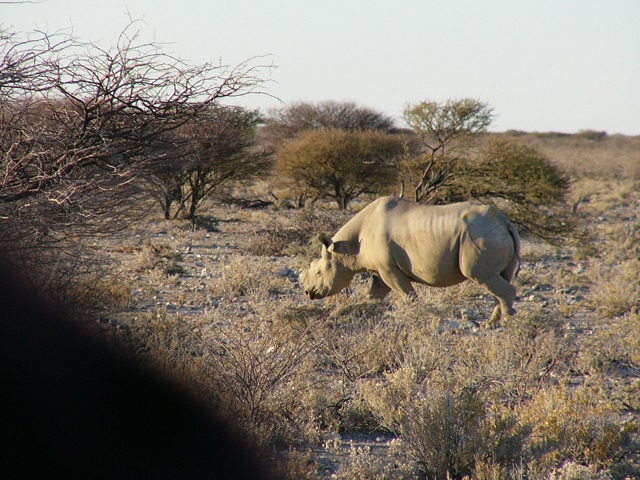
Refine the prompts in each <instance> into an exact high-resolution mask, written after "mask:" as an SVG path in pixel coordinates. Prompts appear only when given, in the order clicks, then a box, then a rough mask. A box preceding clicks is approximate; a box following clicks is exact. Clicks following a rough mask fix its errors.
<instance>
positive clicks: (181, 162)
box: [147, 106, 271, 220]
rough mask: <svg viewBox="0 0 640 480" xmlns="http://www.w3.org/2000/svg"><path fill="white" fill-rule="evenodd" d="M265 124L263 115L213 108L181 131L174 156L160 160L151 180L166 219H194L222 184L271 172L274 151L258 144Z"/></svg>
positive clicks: (179, 130) (226, 108)
mask: <svg viewBox="0 0 640 480" xmlns="http://www.w3.org/2000/svg"><path fill="white" fill-rule="evenodd" d="M260 122H261V117H260V115H259V113H258V111H253V110H245V109H243V108H241V107H221V106H212V107H211V108H209V110H208V112H207V114H206V115H204V114H203V115H202V116H201V118H199V119H197V120H194V121H193V122H190V123H188V124H186V125H184V126H182V127H181V128H179V129H178V130H177V132H176V134H175V138H174V140H173V143H174V144H175V146H176V152H175V154H173V155H170V156H169V157H168V158H166V159H165V160H164V161H162V162H158V164H157V165H156V168H154V169H153V171H152V174H151V175H149V176H148V177H147V180H148V183H149V185H150V186H151V190H152V192H153V194H154V196H155V198H156V199H157V200H158V202H159V203H160V205H161V206H162V209H163V212H164V216H165V218H167V219H169V218H176V217H177V216H178V215H179V214H180V213H182V214H183V215H184V216H185V217H186V218H189V219H191V220H195V217H196V213H197V210H198V208H199V207H200V206H201V205H202V202H203V201H204V200H205V199H206V198H207V197H208V196H209V195H211V193H212V192H214V191H215V190H216V188H218V187H219V186H220V185H222V184H223V183H225V182H228V181H238V180H250V179H253V178H256V177H257V176H260V175H264V174H265V173H267V172H268V169H269V168H270V167H271V160H270V152H268V151H266V150H265V149H264V148H259V147H258V146H257V142H256V135H255V134H256V127H257V125H258V124H259V123H260ZM174 204H176V205H177V208H176V209H174V210H173V212H172V206H173V205H174Z"/></svg>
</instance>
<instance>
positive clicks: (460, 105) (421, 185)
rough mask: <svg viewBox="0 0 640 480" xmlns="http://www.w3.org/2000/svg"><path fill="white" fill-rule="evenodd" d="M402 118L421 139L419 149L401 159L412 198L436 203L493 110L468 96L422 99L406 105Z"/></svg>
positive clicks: (487, 123)
mask: <svg viewBox="0 0 640 480" xmlns="http://www.w3.org/2000/svg"><path fill="white" fill-rule="evenodd" d="M403 118H404V120H405V122H406V123H407V125H409V126H410V127H411V128H412V129H413V131H414V133H415V134H416V135H417V136H418V138H419V139H420V140H421V142H422V152H420V153H418V154H415V153H413V152H409V153H408V154H407V155H405V162H404V163H405V167H406V171H407V173H408V175H409V180H410V181H412V183H413V186H414V196H415V200H416V202H423V203H437V202H438V195H440V196H442V193H443V189H442V187H444V186H447V185H449V184H450V183H451V181H452V180H453V178H454V171H455V169H456V166H457V163H458V161H459V160H460V158H461V157H462V156H464V155H467V154H468V151H469V149H470V148H471V146H472V144H473V143H472V142H473V141H475V139H476V138H477V137H478V134H480V133H483V132H486V130H487V128H488V127H489V125H490V124H491V121H492V119H493V111H492V109H490V108H489V107H488V106H487V104H486V103H484V102H481V101H480V100H475V99H470V98H463V99H455V100H447V101H446V102H444V103H439V102H435V101H423V102H420V103H418V104H415V105H408V106H407V107H406V108H405V109H404V113H403ZM446 200H447V199H445V198H440V201H446Z"/></svg>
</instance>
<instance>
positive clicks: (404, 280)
mask: <svg viewBox="0 0 640 480" xmlns="http://www.w3.org/2000/svg"><path fill="white" fill-rule="evenodd" d="M378 273H379V274H380V278H381V279H382V281H383V282H384V284H385V285H388V287H390V288H391V289H392V290H394V291H396V292H398V293H399V294H400V295H402V296H403V297H405V298H416V297H417V295H416V291H415V290H414V289H413V286H412V285H411V280H410V279H409V277H407V276H406V275H405V274H404V273H402V271H401V270H400V269H399V268H398V267H397V266H392V267H391V268H388V269H385V270H379V272H378Z"/></svg>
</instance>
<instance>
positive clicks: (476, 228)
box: [360, 197, 501, 286]
mask: <svg viewBox="0 0 640 480" xmlns="http://www.w3.org/2000/svg"><path fill="white" fill-rule="evenodd" d="M360 213H361V214H363V219H362V223H361V231H360V244H361V251H360V253H361V255H360V256H361V262H362V264H363V266H364V267H365V268H368V269H371V270H379V269H381V268H385V266H388V265H389V264H390V263H393V264H396V265H398V266H399V267H400V268H401V270H402V271H403V272H404V273H405V274H406V275H408V276H409V277H410V278H412V279H413V280H415V281H418V282H421V283H426V284H429V285H436V286H448V285H453V284H456V283H459V282H460V281H462V280H464V277H463V276H462V273H461V272H460V266H459V252H460V244H461V241H462V238H463V236H464V235H468V236H470V237H475V238H481V237H482V236H483V235H485V234H486V232H487V231H489V230H491V229H494V228H495V227H496V226H499V224H500V222H501V218H499V212H498V211H497V210H496V209H494V208H492V207H488V206H485V205H477V204H473V203H467V202H465V203H456V204H452V205H442V206H433V205H420V204H417V203H413V202H409V201H406V200H402V199H398V198H395V197H383V198H380V199H378V200H376V201H375V202H373V203H372V204H370V205H369V206H368V207H367V208H365V209H364V210H362V212H360ZM470 232H472V233H470Z"/></svg>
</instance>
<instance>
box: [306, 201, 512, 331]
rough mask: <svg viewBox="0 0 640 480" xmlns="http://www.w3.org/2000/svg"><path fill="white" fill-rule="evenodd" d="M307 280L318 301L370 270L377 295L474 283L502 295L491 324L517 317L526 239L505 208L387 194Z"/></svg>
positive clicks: (332, 244)
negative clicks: (434, 202) (518, 284)
mask: <svg viewBox="0 0 640 480" xmlns="http://www.w3.org/2000/svg"><path fill="white" fill-rule="evenodd" d="M318 238H319V240H320V241H321V242H322V257H321V258H320V259H317V260H314V261H313V262H312V263H311V265H310V266H309V268H307V269H304V270H303V271H302V272H301V274H300V279H301V280H302V283H303V285H304V290H305V293H306V294H307V295H308V296H309V298H310V299H312V300H314V299H319V298H324V297H327V296H330V295H335V294H337V293H338V292H340V291H341V290H343V289H344V288H345V287H347V286H348V285H349V283H350V282H351V280H352V279H353V277H354V276H355V274H356V273H359V272H364V271H369V272H371V273H372V276H373V282H372V285H371V289H370V291H369V296H370V297H371V298H377V299H382V298H384V297H385V296H386V295H387V294H388V293H389V292H390V291H391V290H394V291H396V292H398V293H399V294H401V295H403V296H404V297H408V298H415V297H416V293H415V290H414V289H413V286H412V282H416V283H421V284H425V285H429V286H432V287H449V286H452V285H456V284H458V283H461V282H463V281H465V280H467V279H470V280H473V281H474V282H475V283H477V284H478V285H480V286H482V287H483V288H484V289H486V290H487V291H488V292H490V293H491V294H492V295H493V296H494V297H495V298H496V307H495V309H494V310H493V313H492V315H491V318H490V320H489V321H488V322H487V324H486V325H487V326H491V325H494V324H495V323H496V322H497V321H498V320H499V319H500V317H501V315H502V316H504V317H508V316H510V315H513V314H514V313H515V310H514V308H513V300H514V297H515V293H516V291H515V287H514V286H513V285H511V280H512V278H513V276H514V274H515V273H516V270H517V269H518V268H519V266H520V236H519V235H518V231H517V229H516V227H515V226H514V225H513V224H512V223H511V221H509V219H508V218H507V217H506V216H505V215H504V214H503V213H502V212H500V211H499V210H498V209H497V208H495V207H493V206H489V205H481V204H476V203H470V202H463V203H455V204H451V205H421V204H417V203H414V202H410V201H408V200H404V199H400V198H397V197H382V198H378V199H377V200H375V201H373V202H372V203H370V204H369V205H367V206H366V207H365V208H364V209H362V210H361V211H360V212H359V213H358V214H356V215H355V216H354V217H353V218H352V219H351V220H350V221H349V222H347V223H346V224H345V225H344V226H343V227H342V228H341V229H340V230H338V232H337V233H336V234H335V235H334V236H333V238H329V237H328V236H326V235H324V234H320V235H318Z"/></svg>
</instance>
